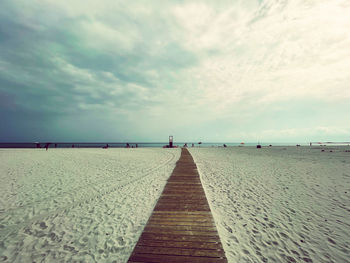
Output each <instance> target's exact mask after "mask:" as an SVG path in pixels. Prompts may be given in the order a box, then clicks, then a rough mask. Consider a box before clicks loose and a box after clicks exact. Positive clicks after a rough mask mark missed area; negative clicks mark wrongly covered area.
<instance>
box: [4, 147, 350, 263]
mask: <svg viewBox="0 0 350 263" xmlns="http://www.w3.org/2000/svg"><path fill="white" fill-rule="evenodd" d="M322 149H324V151H321V150H322ZM346 150H350V149H349V147H320V146H315V147H295V146H293V147H292V146H289V147H263V148H262V149H256V148H255V147H227V148H224V147H207V148H199V147H195V148H189V151H190V153H191V154H192V156H193V159H194V161H195V163H196V165H197V167H198V171H199V174H200V178H201V182H202V184H203V188H204V190H205V193H206V196H207V199H208V202H209V206H210V208H211V211H212V214H213V217H214V220H215V224H216V227H217V229H218V232H219V236H220V239H221V242H222V244H223V248H224V250H225V254H226V257H227V258H228V261H229V262H232V263H233V262H349V261H348V258H349V254H350V240H349V238H348V237H349V236H350V152H346ZM180 153H181V149H161V148H137V149H136V148H133V149H123V148H118V149H113V148H110V149H93V148H91V149H77V148H76V149H63V148H62V149H49V150H48V151H45V149H3V150H0V160H1V164H0V180H1V184H0V255H1V258H0V260H2V261H5V262H34V261H35V262H54V261H56V262H57V261H60V262H61V261H63V262H74V261H82V262H118V263H120V262H121V263H123V262H126V261H127V260H128V258H129V256H130V254H131V252H132V250H133V248H134V246H135V245H136V243H137V241H138V238H139V236H140V235H141V233H142V231H143V228H144V227H145V225H146V223H147V220H148V219H149V217H150V215H151V213H152V210H153V208H154V206H155V205H156V203H157V200H158V199H159V197H160V195H161V193H162V191H163V188H164V186H165V184H166V181H167V179H168V178H169V176H170V175H171V172H172V170H173V169H174V167H175V164H176V162H177V160H178V159H179V157H180Z"/></svg>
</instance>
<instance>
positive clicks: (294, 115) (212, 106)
mask: <svg viewBox="0 0 350 263" xmlns="http://www.w3.org/2000/svg"><path fill="white" fill-rule="evenodd" d="M304 2H305V1H296V0H295V1H277V0H276V1H253V0H252V1H235V2H231V1H230V2H229V1H223V2H220V3H212V2H209V1H189V2H182V1H180V2H178V1H148V2H145V1H141V2H133V3H126V2H124V3H123V2H121V1H100V2H98V4H97V3H96V2H95V1H60V2H57V3H56V2H53V1H49V0H47V1H40V2H28V1H7V0H5V1H2V3H1V6H2V8H1V11H0V49H1V53H0V118H1V129H0V141H37V140H39V141H40V140H41V141H43V140H52V141H53V140H59V141H64V140H77V141H100V140H102V141H103V140H110V141H128V140H133V141H162V140H166V139H167V136H168V135H169V134H173V135H175V136H176V138H177V139H179V140H195V141H196V140H198V139H200V140H206V141H244V140H245V141H248V140H250V141H256V140H260V141H262V140H265V141H313V140H334V141H336V140H338V141H341V140H349V137H350V136H349V135H350V124H348V122H347V121H346V119H347V115H348V113H349V112H350V103H349V99H350V90H349V86H348V83H349V80H350V73H349V71H348V70H347V69H348V68H350V32H349V31H348V30H346V29H347V28H350V18H349V16H348V15H347V14H348V13H349V12H350V5H349V3H348V2H347V1H337V2H334V1H311V2H308V3H304Z"/></svg>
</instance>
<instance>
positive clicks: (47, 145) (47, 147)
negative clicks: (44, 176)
mask: <svg viewBox="0 0 350 263" xmlns="http://www.w3.org/2000/svg"><path fill="white" fill-rule="evenodd" d="M45 148H46V151H47V149H49V143H47V144H46V145H45Z"/></svg>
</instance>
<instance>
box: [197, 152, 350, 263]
mask: <svg viewBox="0 0 350 263" xmlns="http://www.w3.org/2000/svg"><path fill="white" fill-rule="evenodd" d="M345 149H347V150H350V148H341V147H339V148H335V147H332V151H333V152H330V150H331V148H330V147H325V152H321V147H313V148H309V147H272V148H263V149H256V148H253V147H233V148H231V147H230V148H195V149H192V148H190V152H191V154H192V155H193V157H194V159H195V161H196V163H197V166H198V167H199V172H200V174H201V180H202V182H203V184H204V188H205V191H206V194H207V197H208V199H209V203H210V206H211V209H212V212H213V216H214V218H215V221H216V223H217V226H218V231H219V234H220V237H221V240H222V242H223V246H224V249H225V253H226V256H227V257H228V259H229V262H232V263H233V262H350V152H345Z"/></svg>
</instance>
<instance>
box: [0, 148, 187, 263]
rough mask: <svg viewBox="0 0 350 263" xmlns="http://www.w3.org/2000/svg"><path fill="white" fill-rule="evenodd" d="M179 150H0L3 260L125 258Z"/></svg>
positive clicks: (121, 259) (93, 260)
mask: <svg viewBox="0 0 350 263" xmlns="http://www.w3.org/2000/svg"><path fill="white" fill-rule="evenodd" d="M179 156H180V151H179V150H178V149H177V150H176V149H108V150H102V149H56V150H51V151H50V150H49V151H48V152H45V151H41V150H6V151H0V158H1V160H2V166H1V167H0V176H1V181H2V182H6V183H5V184H3V185H1V186H0V193H1V206H0V209H1V210H0V236H1V240H0V254H1V255H2V258H1V259H2V260H3V261H7V262H29V261H35V262H42V261H45V262H50V261H66V262H74V261H81V262H125V261H126V260H127V258H128V257H129V254H130V253H131V251H132V249H133V247H134V245H135V244H136V242H137V239H138V237H139V235H140V234H141V232H142V230H143V227H144V225H145V224H146V222H147V220H148V217H149V215H150V213H151V212H152V209H153V207H154V205H155V203H156V200H157V198H158V197H159V195H160V193H161V191H162V189H163V187H164V185H165V183H166V179H167V178H168V177H169V176H170V173H171V171H172V169H173V168H174V167H175V163H176V161H177V160H178V158H179ZM5 179H6V180H5Z"/></svg>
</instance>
